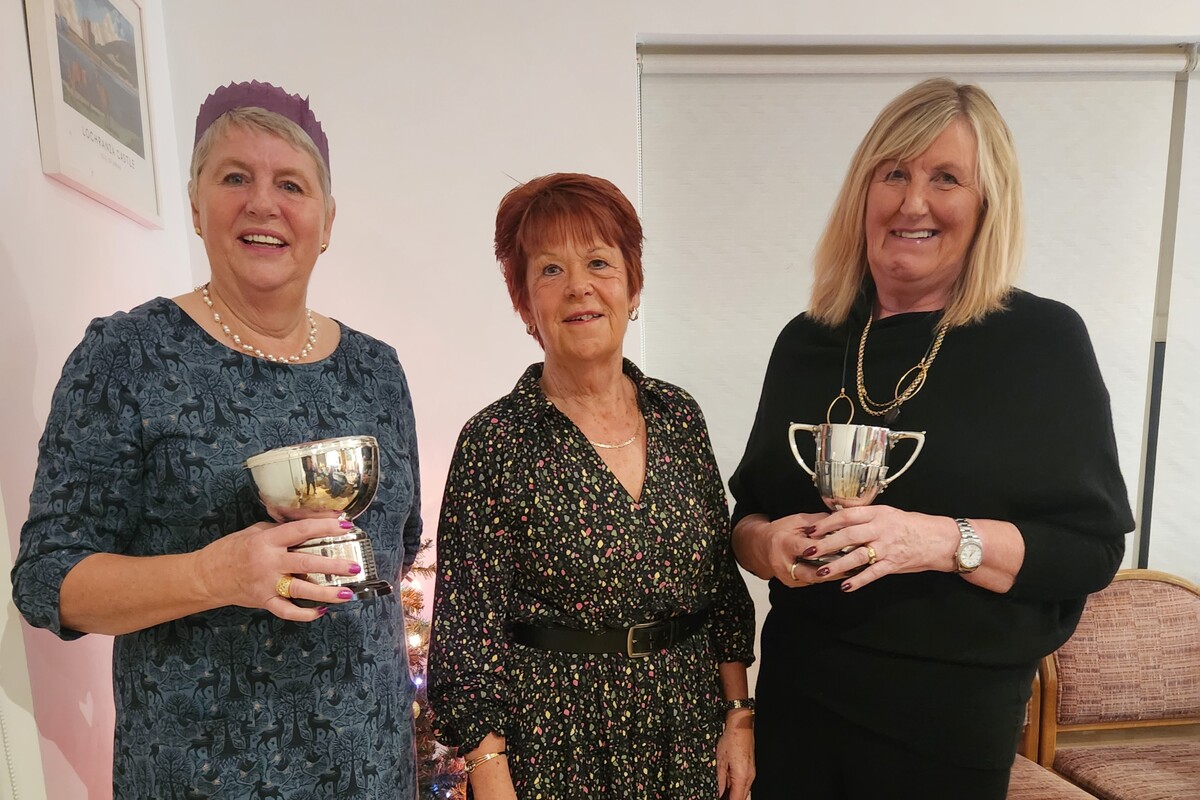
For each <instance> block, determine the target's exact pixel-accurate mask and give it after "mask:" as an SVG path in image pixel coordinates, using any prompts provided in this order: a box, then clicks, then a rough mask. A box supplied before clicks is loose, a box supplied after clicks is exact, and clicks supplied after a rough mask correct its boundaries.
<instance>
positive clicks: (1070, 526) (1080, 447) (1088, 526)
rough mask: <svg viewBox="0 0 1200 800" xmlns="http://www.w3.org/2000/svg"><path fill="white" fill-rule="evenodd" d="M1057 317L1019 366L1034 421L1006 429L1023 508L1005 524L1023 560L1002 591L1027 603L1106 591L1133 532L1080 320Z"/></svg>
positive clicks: (1099, 381)
mask: <svg viewBox="0 0 1200 800" xmlns="http://www.w3.org/2000/svg"><path fill="white" fill-rule="evenodd" d="M1059 309H1060V313H1059V314H1057V315H1054V316H1052V317H1049V318H1048V319H1046V321H1045V322H1044V324H1043V325H1042V326H1039V329H1038V330H1037V338H1038V340H1039V341H1038V342H1036V343H1035V342H1031V343H1030V344H1031V345H1032V347H1031V356H1030V357H1028V358H1024V359H1021V361H1022V363H1023V367H1024V369H1025V372H1026V374H1025V376H1024V379H1023V381H1024V385H1025V386H1026V387H1027V389H1026V393H1027V394H1028V395H1034V396H1036V397H1037V398H1038V401H1039V402H1037V403H1035V404H1033V405H1034V407H1035V408H1036V409H1037V413H1038V414H1039V415H1040V416H1041V418H1042V420H1041V423H1040V424H1035V423H1036V421H1035V420H1027V421H1022V420H1019V419H1014V420H1013V421H1012V422H1010V423H1007V425H1006V426H1005V427H1012V426H1018V425H1020V426H1022V427H1023V428H1024V430H1016V431H1012V437H1013V438H1014V439H1015V440H1016V441H1018V442H1019V443H1020V444H1021V445H1022V446H1023V447H1024V453H1015V452H1014V453H1013V454H1012V458H1013V459H1014V460H1013V461H1011V462H1009V463H1008V466H1009V468H1010V469H1012V470H1013V471H1016V470H1018V469H1019V470H1021V471H1022V472H1023V473H1025V477H1024V486H1025V497H1024V503H1023V504H1022V507H1021V508H1020V509H1019V510H1018V511H1017V512H1016V513H1014V514H1013V515H1012V516H1011V517H1009V518H1008V519H1009V521H1010V522H1012V523H1014V524H1015V525H1016V526H1017V528H1018V529H1019V530H1020V531H1021V534H1022V536H1023V537H1024V539H1025V561H1024V564H1023V566H1022V568H1021V570H1020V572H1019V573H1018V574H1017V578H1016V582H1015V583H1014V584H1013V587H1012V589H1011V590H1010V592H1009V593H1010V595H1011V596H1012V597H1014V598H1022V599H1029V600H1059V599H1070V598H1078V597H1081V596H1083V595H1086V594H1089V593H1091V592H1096V591H1099V590H1100V589H1102V588H1103V587H1105V586H1107V585H1108V583H1109V581H1111V580H1112V576H1113V575H1114V574H1115V573H1116V571H1117V569H1118V568H1119V567H1120V564H1121V558H1122V556H1123V555H1124V552H1125V536H1124V534H1125V533H1126V532H1128V531H1130V530H1132V529H1133V517H1132V514H1131V512H1130V509H1129V504H1128V492H1127V489H1126V486H1125V482H1124V480H1123V479H1122V477H1121V469H1120V464H1119V462H1118V459H1117V444H1116V438H1115V436H1114V433H1113V422H1112V412H1111V407H1110V402H1109V394H1108V390H1107V389H1106V388H1105V385H1104V380H1103V378H1102V377H1101V375H1100V367H1099V365H1098V364H1097V362H1096V355H1095V352H1094V351H1093V348H1092V344H1091V340H1090V338H1089V337H1088V333H1087V329H1086V328H1085V326H1084V323H1083V320H1082V319H1081V318H1080V317H1079V315H1078V314H1076V313H1075V312H1074V311H1071V310H1070V309H1068V308H1066V307H1065V306H1059ZM997 413H999V410H997ZM1016 459H1019V461H1018V460H1016Z"/></svg>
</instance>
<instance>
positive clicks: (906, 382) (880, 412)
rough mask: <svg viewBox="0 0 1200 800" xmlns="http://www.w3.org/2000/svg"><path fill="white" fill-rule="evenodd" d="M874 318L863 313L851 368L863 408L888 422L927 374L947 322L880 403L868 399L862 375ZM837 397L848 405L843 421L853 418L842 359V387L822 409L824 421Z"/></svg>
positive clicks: (851, 403) (917, 388) (890, 422)
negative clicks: (864, 319)
mask: <svg viewBox="0 0 1200 800" xmlns="http://www.w3.org/2000/svg"><path fill="white" fill-rule="evenodd" d="M874 319H875V315H874V314H872V315H871V316H869V317H867V324H866V325H865V326H864V327H863V332H862V336H861V337H859V340H858V366H857V369H856V370H855V372H856V375H855V378H856V383H857V389H858V402H859V405H860V406H862V409H863V411H866V412H867V413H868V414H870V415H871V416H873V417H883V418H884V423H885V424H886V425H891V424H892V423H893V422H895V421H896V417H898V416H899V415H900V406H901V405H903V404H904V403H905V402H907V401H908V400H911V399H912V398H913V397H915V396H916V394H917V392H919V391H921V388H922V387H923V386H924V385H925V378H926V377H928V375H929V368H930V367H932V366H933V361H934V359H935V358H937V354H938V351H939V350H941V349H942V340H944V339H945V338H946V331H948V330H949V329H950V326H949V325H948V324H946V323H942V324H941V326H939V327H938V329H937V333H936V334H935V335H934V337H933V341H932V342H930V344H929V349H927V350H926V351H925V355H923V356H921V360H920V361H918V362H917V363H916V364H914V365H913V366H911V367H909V368H908V369H907V370H905V372H904V374H903V375H901V376H900V380H898V381H896V388H895V390H894V391H893V393H892V399H891V400H888V401H885V402H882V403H881V402H879V401H877V400H872V399H871V397H870V396H869V395H868V394H867V384H866V380H865V379H864V378H863V357H864V356H865V355H866V352H867V336H868V335H870V333H871V323H872V322H873V321H874ZM846 345H847V349H849V342H847V343H846ZM910 376H911V377H910ZM839 400H845V401H846V403H848V404H849V406H850V418H849V419H848V420H846V422H847V424H849V423H850V422H852V421H853V420H854V401H852V400H851V399H850V396H849V395H847V394H846V366H845V363H843V364H842V388H841V391H839V392H838V395H837V397H835V398H833V400H832V402H830V404H829V407H828V408H827V409H826V410H825V421H826V422H830V421H831V419H830V418H831V416H832V414H833V407H834V406H835V405H837V402H838V401H839Z"/></svg>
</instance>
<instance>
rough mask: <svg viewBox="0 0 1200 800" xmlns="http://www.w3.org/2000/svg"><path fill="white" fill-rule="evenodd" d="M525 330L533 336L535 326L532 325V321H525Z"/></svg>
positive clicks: (535, 329)
mask: <svg viewBox="0 0 1200 800" xmlns="http://www.w3.org/2000/svg"><path fill="white" fill-rule="evenodd" d="M525 332H526V333H528V334H529V335H530V336H533V335H534V334H535V333H537V326H536V325H534V324H533V323H532V322H527V323H525Z"/></svg>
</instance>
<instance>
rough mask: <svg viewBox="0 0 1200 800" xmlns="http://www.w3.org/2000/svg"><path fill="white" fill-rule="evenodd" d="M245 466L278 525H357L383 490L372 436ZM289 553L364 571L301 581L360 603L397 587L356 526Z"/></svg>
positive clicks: (303, 447)
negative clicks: (339, 590)
mask: <svg viewBox="0 0 1200 800" xmlns="http://www.w3.org/2000/svg"><path fill="white" fill-rule="evenodd" d="M245 466H246V469H247V470H249V471H250V480H251V482H252V483H253V484H254V489H255V491H256V492H257V493H258V498H259V500H260V501H262V504H263V506H265V507H266V509H267V513H268V514H270V515H271V519H273V520H275V521H276V522H291V521H293V520H298V519H312V518H319V517H327V518H328V517H336V518H339V519H343V520H352V519H354V518H355V517H357V516H358V515H360V514H361V513H362V512H364V511H366V510H367V506H369V505H371V501H372V500H373V499H374V498H375V491H376V489H378V488H379V443H378V442H377V441H376V440H375V437H373V436H341V437H338V438H334V439H321V440H318V441H314V442H307V443H305V444H297V445H291V446H288V447H279V448H276V449H274V450H268V451H267V452H265V453H260V454H258V455H256V456H253V457H252V458H249V459H247V460H246V465H245ZM288 549H290V550H291V551H293V552H301V553H312V554H314V555H319V556H328V557H329V558H343V559H347V560H349V561H353V562H354V563H356V564H358V565H359V567H361V568H362V571H361V572H359V574H357V575H329V574H325V573H320V572H310V573H308V574H304V575H300V576H299V577H302V578H304V580H306V581H309V582H311V583H315V584H318V585H320V586H337V587H345V588H347V589H350V590H351V591H353V592H354V597H355V598H356V599H359V600H363V599H367V598H371V597H379V596H381V595H385V594H391V591H392V585H391V584H390V583H388V582H387V581H385V580H382V579H380V577H379V575H378V572H377V571H376V567H375V551H374V549H373V548H372V547H371V540H370V538H369V537H368V536H367V533H366V531H364V530H363V529H361V528H359V527H358V526H357V525H356V526H354V527H353V528H350V529H348V530H346V531H344V532H342V533H340V534H338V535H335V536H324V537H320V538H317V539H309V540H307V541H305V542H301V543H300V544H298V545H295V546H294V547H291V548H288ZM297 602H299V603H300V604H302V605H306V604H310V601H304V600H300V601H297ZM313 605H316V604H313Z"/></svg>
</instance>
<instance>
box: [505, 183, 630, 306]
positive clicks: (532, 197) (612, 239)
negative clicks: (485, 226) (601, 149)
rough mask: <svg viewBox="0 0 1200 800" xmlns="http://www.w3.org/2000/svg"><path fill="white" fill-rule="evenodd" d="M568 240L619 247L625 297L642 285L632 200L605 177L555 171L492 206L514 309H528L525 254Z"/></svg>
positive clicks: (527, 255)
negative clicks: (626, 290)
mask: <svg viewBox="0 0 1200 800" xmlns="http://www.w3.org/2000/svg"><path fill="white" fill-rule="evenodd" d="M567 241H573V242H581V243H591V242H595V241H599V242H603V243H604V244H606V245H608V246H609V247H615V248H617V249H618V250H620V251H621V256H622V258H624V259H625V266H626V267H627V268H628V271H629V273H628V274H629V296H630V297H632V296H634V295H636V294H637V293H638V292H640V291H641V290H642V223H641V221H640V220H639V219H638V216H637V212H636V211H635V210H634V208H633V204H632V203H630V202H629V199H628V198H627V197H625V195H623V194H622V193H621V190H620V189H618V188H617V187H616V186H614V185H613V184H612V183H610V182H609V181H606V180H604V179H603V178H596V177H593V176H591V175H581V174H578V173H570V172H556V173H554V174H552V175H543V176H542V177H540V178H534V179H533V180H531V181H529V182H527V183H523V184H521V185H520V186H517V187H516V188H514V189H512V190H511V191H509V193H508V194H506V195H504V198H503V199H502V200H501V201H500V207H499V208H498V209H497V210H496V259H497V260H498V261H499V262H500V267H501V269H503V270H504V282H505V283H506V284H508V295H509V297H511V298H512V304H513V308H514V309H516V310H517V311H519V312H524V311H528V310H529V290H528V289H527V288H526V285H525V273H526V270H527V269H528V267H529V254H530V253H536V252H541V251H542V250H545V249H546V246H547V245H557V244H560V243H562V242H567Z"/></svg>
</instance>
